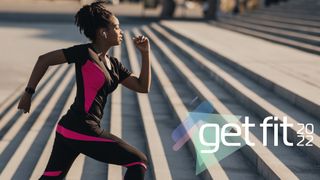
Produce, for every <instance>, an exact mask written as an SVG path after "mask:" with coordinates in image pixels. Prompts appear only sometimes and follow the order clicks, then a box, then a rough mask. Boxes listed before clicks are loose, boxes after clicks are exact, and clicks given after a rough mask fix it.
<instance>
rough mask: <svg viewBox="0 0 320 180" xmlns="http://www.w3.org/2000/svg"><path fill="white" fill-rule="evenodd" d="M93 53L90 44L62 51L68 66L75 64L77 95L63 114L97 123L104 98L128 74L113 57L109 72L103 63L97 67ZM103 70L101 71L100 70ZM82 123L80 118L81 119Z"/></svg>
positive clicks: (103, 104) (104, 102) (101, 111)
mask: <svg viewBox="0 0 320 180" xmlns="http://www.w3.org/2000/svg"><path fill="white" fill-rule="evenodd" d="M90 50H91V52H94V49H93V48H92V45H91V44H80V45H75V46H72V47H69V48H65V49H63V53H64V55H65V57H66V59H67V62H68V64H70V63H75V70H76V83H77V94H76V98H75V101H74V103H73V104H72V105H71V107H70V109H69V111H68V113H67V114H70V113H72V114H76V115H77V117H83V118H84V119H91V120H94V121H96V122H97V123H100V120H101V118H102V116H103V109H104V106H105V104H106V101H107V96H108V94H110V93H111V92H113V91H114V90H115V89H116V88H117V86H118V84H119V83H120V82H122V81H123V80H124V79H125V78H127V77H128V76H130V74H131V73H132V72H131V71H129V70H128V69H127V68H126V67H125V66H124V65H123V64H122V63H121V62H119V61H118V59H117V58H115V57H109V56H108V57H109V59H110V61H111V62H110V63H111V70H109V69H108V67H107V66H106V64H105V62H103V61H100V60H99V59H98V61H100V62H99V63H100V64H98V63H97V57H98V56H97V55H96V53H95V52H94V53H95V55H96V57H93V56H92V53H91V54H90ZM102 66H104V67H102ZM81 119H82V118H81Z"/></svg>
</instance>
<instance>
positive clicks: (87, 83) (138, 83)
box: [18, 2, 151, 180]
mask: <svg viewBox="0 0 320 180" xmlns="http://www.w3.org/2000/svg"><path fill="white" fill-rule="evenodd" d="M75 24H76V25H77V26H78V27H79V29H80V32H81V33H82V32H83V33H84V34H85V36H86V37H87V38H88V39H90V43H87V44H79V45H75V46H72V47H68V48H64V49H60V50H56V51H52V52H49V53H46V54H44V55H41V56H40V57H39V59H38V61H37V63H36V64H35V67H34V69H33V71H32V73H31V77H30V79H29V82H28V85H27V87H26V89H25V92H24V94H23V95H22V97H21V99H20V102H19V105H18V109H21V110H23V111H24V113H28V112H29V110H30V106H31V97H32V94H33V93H34V91H35V89H36V87H37V84H38V83H39V81H40V80H41V78H42V77H43V75H44V74H45V72H46V71H47V69H48V67H49V66H52V65H57V64H62V63H66V62H67V63H68V64H71V63H74V64H75V71H76V83H77V94H76V98H75V101H74V103H73V104H72V105H71V107H70V109H69V110H68V112H67V113H66V114H64V115H63V116H62V117H61V119H60V120H59V121H58V124H57V127H56V132H55V140H54V145H53V149H52V152H51V155H50V159H49V162H48V164H47V166H46V169H45V171H44V173H43V174H42V176H41V177H40V179H41V180H43V179H63V178H64V177H65V176H66V174H67V173H68V171H69V169H70V167H71V165H72V163H73V162H74V160H75V159H76V157H77V156H78V155H79V154H80V153H83V154H85V155H87V156H89V157H91V158H94V159H96V160H98V161H101V162H105V163H110V164H116V165H121V166H124V167H126V168H127V171H126V173H125V176H124V179H125V180H142V179H144V175H145V172H146V170H147V166H148V161H147V157H146V156H145V154H143V153H142V152H140V151H139V150H137V149H136V148H135V147H133V146H131V145H129V144H128V143H126V142H125V141H124V140H122V139H120V138H118V137H117V136H115V135H113V134H111V133H110V132H108V131H106V130H105V129H103V128H101V127H100V122H101V119H102V116H103V109H104V106H105V104H106V101H107V96H108V95H109V94H110V93H112V92H113V91H114V90H115V89H116V88H117V86H118V84H119V83H121V84H122V85H124V86H125V87H127V88H129V89H131V90H133V91H136V92H138V93H148V92H149V90H150V85H151V72H150V71H151V70H150V69H151V68H150V62H149V49H150V45H149V40H148V38H146V37H144V36H139V37H135V38H133V41H134V44H135V46H136V47H137V48H138V50H139V51H140V53H141V57H142V67H141V73H140V75H139V77H138V76H137V75H135V74H133V73H132V72H131V71H129V70H128V69H127V68H126V67H125V66H124V65H123V64H122V63H121V62H120V61H119V60H118V59H117V58H115V57H112V56H109V55H107V52H108V50H109V49H110V48H111V47H112V46H117V45H120V44H121V41H122V38H123V32H122V30H121V29H120V27H119V20H118V19H117V18H116V17H115V16H114V15H113V14H112V13H111V12H110V11H108V10H106V9H105V7H104V3H103V2H95V3H92V4H90V5H85V6H83V7H82V8H81V9H80V10H79V11H78V12H77V14H76V15H75ZM93 179H95V178H93Z"/></svg>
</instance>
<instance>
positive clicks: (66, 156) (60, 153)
mask: <svg viewBox="0 0 320 180" xmlns="http://www.w3.org/2000/svg"><path fill="white" fill-rule="evenodd" d="M63 138H64V137H62V136H61V135H60V134H58V133H56V137H55V141H54V144H53V148H52V152H51V155H50V159H49V162H48V164H47V167H46V169H45V172H44V173H43V175H42V176H41V177H40V180H44V179H48V180H49V179H55V180H58V179H63V178H64V177H65V176H66V174H67V173H68V171H69V169H70V167H71V165H72V163H73V161H74V160H75V159H76V158H77V156H78V155H79V154H80V153H79V152H77V151H74V150H73V149H71V148H70V147H69V146H67V145H66V144H65V142H63Z"/></svg>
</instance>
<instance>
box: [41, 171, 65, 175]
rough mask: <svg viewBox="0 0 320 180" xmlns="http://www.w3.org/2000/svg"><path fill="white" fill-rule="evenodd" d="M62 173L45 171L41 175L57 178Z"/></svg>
mask: <svg viewBox="0 0 320 180" xmlns="http://www.w3.org/2000/svg"><path fill="white" fill-rule="evenodd" d="M61 173H62V171H46V172H44V173H43V175H44V176H59V175H60V174H61Z"/></svg>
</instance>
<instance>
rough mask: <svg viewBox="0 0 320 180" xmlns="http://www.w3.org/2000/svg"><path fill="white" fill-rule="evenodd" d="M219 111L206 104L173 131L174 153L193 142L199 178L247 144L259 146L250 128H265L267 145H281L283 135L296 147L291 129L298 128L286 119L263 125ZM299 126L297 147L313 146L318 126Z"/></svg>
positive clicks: (271, 119)
mask: <svg viewBox="0 0 320 180" xmlns="http://www.w3.org/2000/svg"><path fill="white" fill-rule="evenodd" d="M214 112H215V109H214V107H213V105H212V103H210V102H209V101H204V102H202V103H201V104H200V105H199V106H198V107H197V108H196V109H195V110H194V111H192V112H189V113H188V116H187V118H186V119H185V120H184V121H183V122H182V123H181V124H180V125H179V126H178V127H177V128H176V129H175V130H174V131H173V133H172V139H173V140H174V142H175V144H174V145H173V150H174V151H178V150H179V149H180V148H181V147H182V146H183V145H184V144H185V143H187V142H188V141H191V142H192V143H193V145H194V148H195V151H196V175H198V174H200V173H201V172H203V171H204V170H206V169H207V168H208V167H210V166H212V165H214V164H215V163H218V162H219V161H221V160H222V159H224V158H226V157H227V156H229V155H231V154H232V153H234V152H235V151H237V150H239V149H240V148H242V147H243V146H245V145H248V146H255V143H254V142H252V141H251V139H250V128H258V127H259V128H261V129H262V133H263V134H262V136H263V138H262V143H263V145H264V146H267V145H273V146H278V144H279V140H280V139H281V138H279V134H282V142H283V144H284V145H286V146H294V143H293V142H290V141H289V140H288V128H291V127H293V126H294V124H292V123H288V119H287V117H286V116H284V117H282V118H281V121H280V120H279V117H276V116H268V117H266V118H264V119H263V120H262V121H261V123H260V122H259V123H257V122H256V123H250V119H249V117H248V116H244V117H242V116H238V115H222V114H215V113H214ZM295 126H299V127H300V128H299V131H298V132H297V134H298V135H297V136H298V137H299V138H301V141H299V142H297V143H296V144H295V145H296V146H312V144H311V142H312V140H313V136H312V134H313V132H314V126H313V124H311V123H308V124H302V123H298V124H296V125H295ZM269 133H273V137H274V138H273V140H269V141H270V142H268V134H269Z"/></svg>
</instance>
